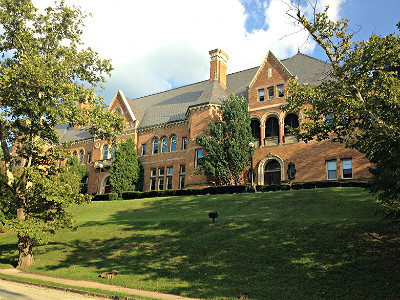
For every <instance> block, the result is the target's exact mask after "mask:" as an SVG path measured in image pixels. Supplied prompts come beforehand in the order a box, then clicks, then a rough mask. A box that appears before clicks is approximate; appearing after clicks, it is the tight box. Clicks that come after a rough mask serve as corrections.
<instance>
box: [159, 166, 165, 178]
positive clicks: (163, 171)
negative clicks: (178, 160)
mask: <svg viewBox="0 0 400 300" xmlns="http://www.w3.org/2000/svg"><path fill="white" fill-rule="evenodd" d="M161 170H162V172H161ZM164 175H165V167H161V168H158V176H164Z"/></svg>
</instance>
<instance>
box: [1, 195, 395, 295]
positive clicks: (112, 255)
mask: <svg viewBox="0 0 400 300" xmlns="http://www.w3.org/2000/svg"><path fill="white" fill-rule="evenodd" d="M212 210H217V211H218V214H219V218H218V219H217V221H216V223H215V226H209V224H210V223H211V222H210V219H208V212H209V211H212ZM73 213H74V215H75V216H76V219H77V222H78V225H79V229H78V230H77V231H74V232H72V231H61V232H59V234H58V235H57V236H56V237H55V239H54V242H53V243H51V244H49V245H46V246H40V247H37V248H35V258H36V264H35V265H34V266H32V267H31V268H29V271H31V272H37V273H42V274H48V275H51V276H59V277H69V278H77V279H88V280H93V281H102V282H105V280H104V279H103V280H101V279H100V278H98V275H99V274H100V273H101V272H104V271H111V270H112V269H116V270H118V271H119V273H120V275H118V276H117V277H116V278H115V279H113V280H110V281H106V282H107V283H112V284H116V285H122V286H127V287H133V288H139V289H145V290H152V291H161V292H164V293H172V294H179V295H184V296H189V297H198V298H207V299H237V298H238V296H240V295H241V294H242V293H244V292H248V293H249V294H250V297H251V299H258V300H266V299H352V300H355V299H397V298H399V297H400V250H399V249H400V239H399V232H400V230H399V229H398V227H396V226H393V225H391V226H389V223H388V222H387V221H385V220H384V219H383V215H382V209H381V207H380V205H379V204H378V203H376V202H375V201H374V200H373V197H372V196H371V195H369V194H368V193H367V192H365V191H364V190H363V189H360V188H330V189H316V190H300V191H287V192H274V193H264V194H238V195H207V196H186V197H167V198H154V199H140V200H130V201H113V202H93V203H91V204H88V205H85V206H80V207H74V208H73ZM15 243H16V237H15V235H11V234H9V235H6V236H2V237H1V240H0V266H2V267H5V266H7V265H10V264H13V265H15V264H16V260H17V252H16V251H15V247H16V246H15Z"/></svg>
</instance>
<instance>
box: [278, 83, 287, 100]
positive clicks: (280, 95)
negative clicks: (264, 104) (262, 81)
mask: <svg viewBox="0 0 400 300" xmlns="http://www.w3.org/2000/svg"><path fill="white" fill-rule="evenodd" d="M276 90H277V96H278V98H283V97H285V86H284V85H283V84H278V85H277V87H276Z"/></svg>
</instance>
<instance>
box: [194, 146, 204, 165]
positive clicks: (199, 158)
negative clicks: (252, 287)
mask: <svg viewBox="0 0 400 300" xmlns="http://www.w3.org/2000/svg"><path fill="white" fill-rule="evenodd" d="M202 158H203V149H197V150H196V159H195V161H194V167H195V168H198V167H199V166H200V165H201V161H202Z"/></svg>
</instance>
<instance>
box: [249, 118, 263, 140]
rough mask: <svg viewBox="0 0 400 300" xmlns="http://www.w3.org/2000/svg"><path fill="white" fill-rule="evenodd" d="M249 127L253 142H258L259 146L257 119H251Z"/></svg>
mask: <svg viewBox="0 0 400 300" xmlns="http://www.w3.org/2000/svg"><path fill="white" fill-rule="evenodd" d="M250 127H251V135H252V136H253V138H254V140H255V142H256V143H257V142H258V145H259V143H260V139H261V129H260V121H259V120H257V119H252V120H251V123H250Z"/></svg>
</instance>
